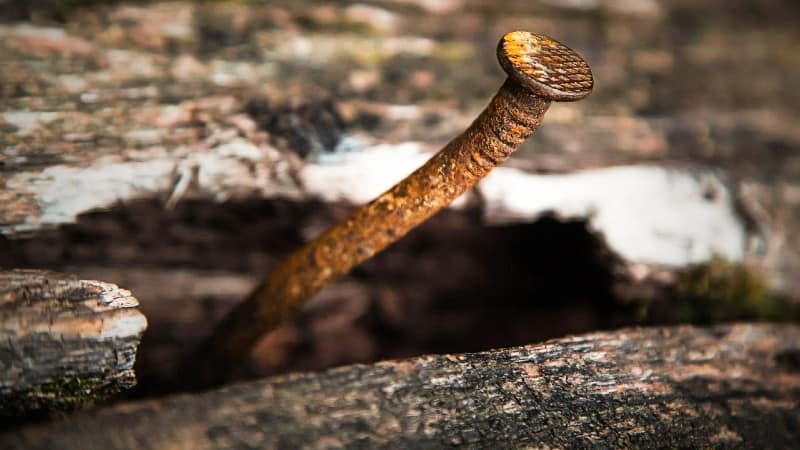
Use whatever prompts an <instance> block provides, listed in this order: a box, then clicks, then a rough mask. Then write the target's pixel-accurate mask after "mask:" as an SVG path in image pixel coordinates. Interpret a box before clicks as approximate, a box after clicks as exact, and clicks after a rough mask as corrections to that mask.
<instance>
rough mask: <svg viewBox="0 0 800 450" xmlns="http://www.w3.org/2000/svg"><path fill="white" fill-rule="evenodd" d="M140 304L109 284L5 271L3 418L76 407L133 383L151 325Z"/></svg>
mask: <svg viewBox="0 0 800 450" xmlns="http://www.w3.org/2000/svg"><path fill="white" fill-rule="evenodd" d="M138 306H139V302H138V301H137V300H136V298H134V297H133V296H132V295H131V293H130V292H129V291H127V290H124V289H120V288H119V287H117V286H116V285H113V284H110V283H103V282H100V281H89V280H78V279H76V278H74V277H70V276H66V275H61V274H57V273H52V272H44V271H37V270H12V271H5V272H0V417H16V418H19V417H21V416H23V415H26V414H29V413H33V412H36V411H49V410H69V409H74V408H77V407H79V406H82V405H84V404H86V403H89V402H92V401H94V400H99V399H104V398H107V397H109V396H110V395H113V394H115V393H117V392H119V391H121V390H123V389H127V388H130V387H132V386H134V385H135V384H136V377H135V374H134V371H133V363H134V361H135V359H136V349H137V347H138V345H139V340H140V339H141V336H142V333H143V332H144V330H145V328H146V327H147V321H146V319H145V317H144V315H143V314H142V313H140V312H139V311H138V309H137V307H138Z"/></svg>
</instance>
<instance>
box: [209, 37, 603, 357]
mask: <svg viewBox="0 0 800 450" xmlns="http://www.w3.org/2000/svg"><path fill="white" fill-rule="evenodd" d="M497 58H498V59H499V61H500V65H501V66H502V67H503V69H504V70H505V71H506V73H507V74H508V78H507V80H506V82H505V83H504V84H503V85H502V87H501V88H500V90H499V91H498V92H497V94H496V95H495V96H494V98H492V100H491V102H490V103H489V105H488V106H487V107H486V109H485V110H484V111H483V112H482V113H481V114H480V116H478V118H477V119H476V120H475V121H474V122H473V123H472V125H470V127H469V128H467V130H466V131H464V132H463V133H462V134H461V135H460V136H458V137H456V138H455V139H453V140H452V141H451V142H450V143H449V144H447V145H446V146H445V147H444V148H443V149H442V150H441V151H439V152H438V153H437V154H436V155H434V156H433V157H432V158H431V159H430V160H428V162H426V163H425V164H424V165H423V166H422V167H420V168H419V169H417V170H416V171H415V172H414V173H412V174H411V175H409V176H408V177H406V178H405V179H403V180H402V181H400V182H399V183H397V184H396V185H395V186H394V187H392V188H391V189H389V190H388V191H386V192H385V193H383V194H382V195H380V196H379V197H378V198H376V199H375V200H373V201H372V202H370V203H368V204H366V205H364V206H362V207H360V208H358V209H357V210H355V211H354V212H353V213H352V214H351V215H350V217H349V218H347V219H346V220H344V221H343V222H341V223H339V224H337V225H336V226H334V227H333V228H331V229H329V230H328V231H326V232H325V233H323V234H322V235H321V236H319V237H317V238H316V239H314V240H313V241H311V242H309V243H307V244H306V245H305V246H303V247H302V248H300V249H299V250H297V251H296V252H294V253H293V254H292V255H290V256H289V257H288V258H287V259H286V261H284V262H283V264H281V265H280V266H278V267H277V268H276V269H275V270H274V271H273V272H271V273H270V274H269V275H268V276H267V277H266V278H265V279H264V280H263V282H262V283H261V284H260V285H259V286H258V287H257V288H256V289H255V290H254V291H253V292H252V293H251V294H250V296H249V297H248V298H247V299H246V300H245V301H244V302H242V303H241V304H239V305H238V306H237V307H236V308H235V309H234V310H233V311H231V312H230V313H229V314H228V315H227V317H226V318H225V319H224V320H223V321H222V322H221V323H220V324H219V325H218V326H217V329H216V331H215V333H214V334H213V335H212V337H211V340H210V341H209V342H208V343H207V346H206V347H205V351H210V352H211V355H208V354H206V355H204V356H203V357H204V358H208V357H209V356H210V357H211V358H212V361H215V362H216V363H218V364H220V363H221V364H225V365H226V366H228V365H229V364H231V363H235V362H241V361H244V360H245V358H246V357H247V355H248V353H249V351H250V350H251V348H252V346H253V345H255V343H256V342H257V341H258V339H259V338H260V337H261V336H263V335H264V334H265V333H267V332H268V331H270V330H272V329H274V328H275V327H276V326H277V325H278V324H280V323H281V322H282V321H283V320H285V319H286V318H287V316H289V315H290V313H292V312H293V311H294V310H296V309H297V308H299V307H300V306H301V305H302V304H303V303H304V302H305V301H306V300H308V299H309V298H310V297H311V296H312V295H314V294H315V293H317V292H318V291H319V290H320V289H321V288H322V287H323V286H324V285H325V284H327V283H328V282H330V281H331V280H332V279H334V278H336V277H338V276H341V275H343V274H345V273H347V272H349V271H350V269H352V268H353V267H354V266H355V265H357V264H359V263H361V262H362V261H364V260H366V259H368V258H370V257H372V256H373V255H375V254H376V253H378V252H380V251H381V250H383V249H384V248H385V247H386V246H388V245H389V244H391V243H393V242H395V241H397V240H398V239H399V238H400V237H402V236H403V235H405V234H406V233H407V232H409V231H410V230H411V229H413V228H414V227H416V226H417V225H419V224H420V223H422V222H423V221H425V220H426V219H428V218H429V217H430V216H432V215H433V214H434V213H436V212H437V211H439V210H441V209H442V208H444V207H445V206H447V205H448V204H449V203H450V202H452V201H453V200H454V199H455V198H456V197H458V196H459V195H461V194H462V193H463V192H464V191H466V190H467V189H469V188H471V187H472V186H473V185H475V183H477V182H478V180H480V179H481V178H483V177H484V176H485V175H486V174H487V173H489V171H491V170H492V169H493V168H494V167H495V166H496V165H498V164H500V163H502V162H503V161H505V159H506V158H507V157H508V156H509V155H510V154H511V153H512V152H513V151H514V150H516V149H517V147H519V145H520V144H522V142H523V141H525V139H527V138H528V137H529V136H530V135H531V134H533V132H534V130H535V129H536V128H537V127H538V126H539V122H540V121H541V120H542V117H543V116H544V113H545V111H547V108H548V107H549V105H550V102H551V101H573V100H579V99H582V98H583V97H585V96H587V95H588V94H589V93H590V92H591V90H592V86H593V80H592V73H591V71H590V70H589V66H588V65H587V64H586V62H585V61H584V60H583V59H582V58H581V57H580V56H578V55H577V54H576V53H575V52H574V51H572V50H571V49H569V48H568V47H566V46H565V45H563V44H561V43H559V42H556V41H555V40H553V39H551V38H549V37H547V36H543V35H539V34H532V33H528V32H525V31H514V32H511V33H508V34H506V35H505V36H503V38H502V39H501V40H500V43H499V45H498V47H497ZM223 370H224V369H223Z"/></svg>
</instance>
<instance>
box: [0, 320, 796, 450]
mask: <svg viewBox="0 0 800 450" xmlns="http://www.w3.org/2000/svg"><path fill="white" fill-rule="evenodd" d="M476 332H480V331H479V330H476ZM799 361H800V327H798V326H796V325H773V324H735V325H724V326H716V327H712V328H695V327H689V326H682V327H671V328H640V329H623V330H619V331H614V332H604V333H594V334H587V335H582V336H574V337H567V338H563V339H558V340H553V341H549V342H546V343H544V344H540V345H531V346H524V347H516V348H509V349H503V350H494V351H488V352H481V353H473V354H462V355H441V356H424V357H419V358H413V359H407V360H399V361H388V362H382V363H378V364H374V365H356V366H348V367H342V368H339V369H334V370H330V371H326V372H321V373H313V374H295V375H287V376H281V377H276V378H270V379H266V380H263V381H258V382H253V383H248V384H240V385H234V386H231V387H227V388H224V389H220V390H216V391H212V392H208V393H204V394H198V395H181V396H176V397H171V398H166V399H162V400H153V401H145V402H141V403H135V404H128V405H121V406H117V407H112V408H108V409H104V410H100V411H97V412H93V413H80V414H77V415H74V416H71V417H69V418H67V419H65V420H63V421H59V422H56V423H52V424H46V425H38V426H33V427H28V428H24V429H21V430H17V431H12V432H8V433H6V434H4V435H2V436H0V446H2V447H3V448H8V449H14V448H20V449H22V448H29V449H46V448H63V449H72V448H74V449H87V450H90V449H114V448H130V449H156V448H192V449H204V448H338V447H348V448H353V447H357V448H367V447H369V448H442V447H450V446H463V447H482V448H486V447H494V446H499V447H515V448H519V447H526V446H532V447H548V448H560V447H570V448H576V447H579V448H588V447H598V446H600V447H613V448H630V447H640V448H641V447H673V448H678V447H683V448H698V447H717V448H718V447H737V448H788V447H792V446H795V445H796V444H797V442H798V441H800V362H799Z"/></svg>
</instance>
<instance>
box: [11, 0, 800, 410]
mask: <svg viewBox="0 0 800 450" xmlns="http://www.w3.org/2000/svg"><path fill="white" fill-rule="evenodd" d="M0 21H2V24H0V66H1V68H0V186H3V189H2V190H0V266H2V267H3V268H46V269H53V270H58V271H62V272H68V273H75V274H78V275H79V276H81V277H83V278H88V279H98V280H104V281H109V282H112V283H116V284H119V285H121V286H123V287H125V288H128V289H131V290H132V291H133V293H134V295H135V296H136V297H137V298H138V299H139V300H140V301H141V303H142V307H141V309H142V311H143V312H144V313H145V315H146V316H147V318H148V321H149V329H148V331H147V334H146V335H145V338H144V340H143V342H142V346H141V348H140V351H139V356H138V361H137V367H136V370H137V375H138V377H139V379H140V385H139V387H138V392H137V394H136V395H151V394H155V393H159V392H165V391H169V390H175V389H179V388H180V387H179V381H178V380H175V379H174V368H175V367H174V366H175V363H176V362H177V360H178V359H179V358H180V357H181V356H182V355H184V354H185V353H186V352H187V351H189V350H190V349H191V348H192V346H193V345H196V344H197V343H198V341H199V340H200V339H202V338H203V337H204V336H206V335H207V334H208V333H209V332H210V330H211V328H212V326H213V324H214V323H215V321H217V320H219V318H221V317H222V315H223V314H224V313H225V311H227V310H228V309H229V308H230V307H232V306H233V305H234V304H235V303H236V302H237V301H239V300H240V299H242V298H243V297H244V296H245V295H246V294H247V292H248V291H249V290H250V289H251V287H252V286H253V285H254V284H255V283H256V282H257V281H258V279H259V277H261V276H262V275H263V274H264V273H266V272H267V271H268V270H269V269H270V268H271V267H273V266H274V265H275V264H276V263H277V262H278V261H280V259H281V258H282V257H284V256H285V255H286V254H288V253H289V252H290V251H292V250H293V249H295V248H297V247H298V246H299V245H301V243H302V242H305V241H307V240H309V239H311V238H312V237H314V236H316V235H317V234H319V233H320V232H321V231H323V230H324V229H325V228H326V227H328V226H330V225H332V224H333V223H335V222H336V221H338V220H340V219H341V218H343V217H344V216H345V215H346V214H347V212H348V211H350V210H351V209H352V208H353V206H354V205H358V204H361V203H363V202H365V201H368V200H369V199H370V198H372V197H373V196H374V195H376V194H378V193H380V192H381V191H382V190H383V189H385V188H388V187H389V186H391V185H392V184H394V183H395V182H396V181H398V180H400V179H401V178H402V177H404V176H405V175H406V174H408V173H410V172H411V171H412V170H413V169H414V168H415V167H416V166H418V165H420V164H421V163H422V162H423V161H424V160H425V159H426V158H428V157H429V156H430V155H431V154H432V152H434V151H436V150H438V149H439V148H440V147H441V146H442V145H443V144H445V143H446V142H447V141H448V140H449V139H451V138H452V137H454V136H455V135H457V134H458V133H459V132H461V131H463V130H464V129H465V128H466V127H467V126H468V125H469V124H470V122H471V121H472V120H473V119H474V118H475V117H476V116H477V115H478V114H479V113H480V111H481V109H482V108H483V107H484V106H485V105H486V104H487V102H488V100H489V99H490V98H491V96H492V95H493V93H494V92H496V90H497V89H498V87H499V86H500V85H501V84H502V82H503V79H504V77H505V76H504V74H503V72H502V70H501V69H500V67H499V65H498V64H497V61H496V58H495V53H494V52H495V48H496V45H497V41H498V40H499V38H500V37H501V36H502V35H503V34H505V33H506V32H508V31H512V30H518V29H521V30H528V31H532V32H536V33H543V34H547V35H549V36H551V37H553V38H555V39H557V40H559V41H560V42H563V43H565V44H566V45H568V46H570V47H571V48H573V49H574V50H576V51H577V52H578V53H579V54H581V55H582V56H583V57H584V59H586V61H587V62H588V63H589V65H590V66H591V68H592V70H593V73H594V77H595V91H594V93H593V94H592V95H591V96H589V97H588V98H587V99H585V100H583V101H580V102H576V103H568V104H567V103H565V104H555V105H553V106H552V107H551V109H550V111H549V112H548V114H547V116H546V118H545V120H544V122H543V125H542V127H541V129H540V130H539V131H538V132H537V133H536V134H535V135H534V136H533V137H532V138H531V139H529V141H528V142H526V143H525V144H524V145H523V147H522V148H521V149H520V150H519V151H518V152H517V153H515V154H514V155H513V156H512V157H511V158H510V159H509V160H508V161H507V162H506V164H505V165H504V166H503V168H501V169H497V170H496V171H495V172H493V173H492V175H490V177H489V178H487V180H486V181H485V182H483V183H482V184H481V185H479V186H478V188H477V189H476V190H475V191H473V192H471V193H469V194H467V195H465V196H464V197H463V198H461V199H459V201H457V202H456V204H455V206H454V207H453V208H450V209H448V210H446V211H443V212H442V213H440V214H439V215H437V216H436V217H434V218H433V219H431V220H430V221H429V222H427V223H425V224H424V225H422V226H421V227H419V228H418V229H417V230H415V231H413V232H411V233H410V234H409V235H408V236H406V237H405V238H403V239H402V240H401V241H400V242H398V243H397V244H395V245H393V246H392V247H390V248H389V249H388V250H386V251H385V252H384V253H381V254H379V255H377V256H376V257H375V258H374V259H372V260H370V261H368V262H367V263H365V264H363V265H362V266H360V267H358V268H357V269H356V270H354V271H353V273H352V274H350V275H348V276H346V277H345V278H343V279H342V280H340V281H338V282H336V283H335V284H334V285H332V286H330V287H328V288H327V289H325V290H324V291H323V292H321V293H320V294H319V295H318V296H317V297H315V298H314V300H313V301H312V302H311V303H310V304H309V305H308V307H307V308H305V310H304V311H303V312H302V314H300V315H299V316H298V317H297V318H296V320H294V321H293V322H292V323H288V324H286V325H285V326H283V327H281V328H280V329H278V330H276V331H275V332H273V333H271V334H270V335H269V336H267V337H266V338H265V339H264V341H263V342H262V343H261V344H260V346H259V349H258V351H257V355H256V360H257V362H258V370H259V371H260V373H261V374H273V373H282V372H287V371H297V370H318V369H322V368H325V367H332V366H336V365H341V364H346V363H354V362H370V361H376V360H380V359H386V358H396V357H404V356H411V355H419V354H425V353H443V352H465V351H476V350H481V349H487V348H493V347H505V346H511V345H519V344H528V343H533V342H539V341H542V340H545V339H548V338H553V337H559V336H564V335H567V334H571V333H578V332H587V331H592V330H601V329H609V328H616V327H622V326H633V325H648V324H664V323H701V324H704V323H716V322H722V321H733V320H744V319H752V320H798V318H800V312H799V311H800V294H799V292H800V291H798V289H797V287H798V286H799V285H800V277H799V276H798V275H800V272H799V269H800V258H798V257H799V256H800V255H799V254H798V251H799V250H800V247H798V239H797V237H798V231H800V228H798V225H800V152H799V150H800V128H798V127H797V125H796V123H797V121H798V113H799V112H800V89H798V88H797V86H796V84H797V83H796V80H798V79H800V29H798V27H797V24H798V23H800V3H798V2H796V1H791V0H786V1H780V0H766V1H756V0H692V1H683V0H673V1H667V0H637V1H621V0H569V1H552V0H536V1H525V2H492V1H478V0H441V1H436V0H377V1H365V2H315V1H308V0H293V1H255V0H253V1H230V2H223V1H202V2H191V1H182V2H145V1H136V2H122V1H119V2H94V1H89V0H85V1H78V0H75V1H50V0H40V1H29V2H18V1H10V0H0Z"/></svg>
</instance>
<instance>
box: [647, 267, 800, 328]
mask: <svg viewBox="0 0 800 450" xmlns="http://www.w3.org/2000/svg"><path fill="white" fill-rule="evenodd" d="M677 291H678V298H679V300H678V301H677V302H676V304H675V305H674V307H675V311H676V319H677V321H679V322H688V323H716V322H722V321H730V320H744V319H751V320H752V319H766V320H792V319H797V318H798V311H797V310H796V308H794V307H793V306H792V305H791V304H790V303H788V302H787V301H785V300H784V299H782V298H780V297H778V296H776V295H775V294H773V293H772V292H771V291H770V289H769V284H768V282H767V280H766V279H765V278H764V276H763V275H762V274H760V273H759V272H758V271H756V270H755V269H753V268H752V267H749V266H747V265H746V264H743V263H737V262H730V261H727V260H725V259H723V258H719V257H715V258H714V259H712V260H711V261H710V262H708V263H705V264H698V265H695V266H692V267H690V268H689V269H688V270H686V271H685V272H683V273H682V274H681V275H680V276H679V278H678V283H677ZM645 315H649V314H646V313H645Z"/></svg>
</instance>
